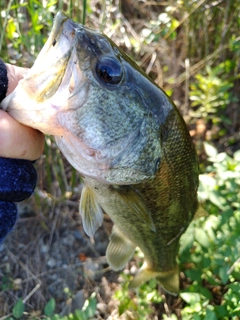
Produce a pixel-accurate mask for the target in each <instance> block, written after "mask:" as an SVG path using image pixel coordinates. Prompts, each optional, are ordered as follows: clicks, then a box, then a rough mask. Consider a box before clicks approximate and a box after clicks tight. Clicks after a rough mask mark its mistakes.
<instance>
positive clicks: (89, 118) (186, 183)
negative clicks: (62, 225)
mask: <svg viewBox="0 0 240 320" xmlns="http://www.w3.org/2000/svg"><path fill="white" fill-rule="evenodd" d="M1 108H2V109H4V110H6V111H7V112H8V113H9V114H10V115H11V116H12V117H13V118H15V119H16V120H17V121H19V122H20V123H22V124H24V125H27V126H30V127H32V128H35V129H37V130H40V131H41V132H43V133H44V134H48V135H53V136H55V139H56V143H57V145H58V147H59V149H60V150H61V152H62V153H63V154H64V156H65V157H66V158H67V160H68V161H69V163H70V164H71V165H72V166H73V167H74V168H76V169H77V171H79V173H80V175H81V177H82V179H83V182H84V187H83V190H82V194H81V198H80V204H79V211H80V214H81V216H82V221H83V227H84V230H85V232H86V234H87V235H89V236H90V237H91V236H93V235H94V233H95V232H96V230H97V229H98V228H99V227H100V226H101V225H102V223H103V214H104V213H106V214H107V215H108V216H109V217H110V218H111V220H112V221H113V228H112V233H111V235H110V238H109V244H108V247H107V250H106V257H107V262H108V263H109V265H110V267H111V268H112V269H113V270H115V271H119V270H121V269H123V268H124V267H125V265H126V264H127V263H128V261H129V260H130V259H131V258H132V256H133V254H134V252H135V249H136V248H137V247H138V248H139V249H140V250H141V251H142V253H143V254H144V262H143V264H142V266H141V267H140V268H139V270H138V271H137V274H136V275H135V276H134V278H133V279H132V280H131V281H130V284H129V288H130V289H131V288H136V287H138V286H140V285H141V284H143V283H144V282H146V281H148V280H150V279H151V278H156V279H157V281H158V282H159V284H160V287H161V288H162V289H163V290H165V291H166V292H168V293H170V294H173V295H177V294H178V293H179V267H178V263H177V256H178V251H179V241H180V237H181V235H182V234H183V233H184V232H185V230H186V229H187V227H188V225H189V224H190V222H191V221H192V219H193V217H194V215H195V213H196V212H197V210H198V200H197V189H198V174H199V172H198V160H197V154H196V151H195V147H194V144H193V142H192V139H191V136H190V134H189V131H188V128H187V126H186V123H185V122H184V120H183V118H182V116H181V115H180V112H179V111H178V109H177V108H176V106H175V105H174V103H173V102H172V101H171V99H170V98H169V97H168V96H167V95H166V93H165V92H164V91H163V90H162V89H161V88H160V87H159V86H158V85H157V84H156V83H155V82H154V81H153V80H151V79H150V77H149V76H147V75H146V74H145V73H144V71H143V70H142V69H141V68H140V67H139V66H138V65H137V64H136V63H135V62H134V61H133V60H132V59H131V58H130V57H129V56H128V55H127V54H126V53H125V52H124V51H123V50H122V49H121V48H119V47H118V46H117V45H116V44H115V43H114V42H113V41H112V40H111V39H110V38H108V37H107V35H105V34H103V33H101V32H99V31H96V30H93V29H91V28H88V27H86V26H83V25H81V24H80V23H77V22H74V21H73V20H71V19H70V18H68V17H67V16H66V15H65V14H64V13H63V12H59V13H57V15H56V17H55V20H54V23H53V27H52V31H51V33H50V35H49V38H48V40H47V41H46V43H45V45H44V46H43V48H42V50H41V51H40V53H39V55H38V57H37V58H36V61H35V62H34V64H33V66H32V68H31V69H30V70H29V71H28V73H27V75H26V76H25V77H24V78H23V79H22V80H21V81H20V82H19V84H18V86H17V87H16V89H15V90H14V91H13V92H12V93H11V94H10V95H8V96H7V97H6V98H5V99H4V100H3V102H2V104H1Z"/></svg>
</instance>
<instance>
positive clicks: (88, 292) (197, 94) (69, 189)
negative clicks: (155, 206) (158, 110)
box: [0, 0, 240, 320]
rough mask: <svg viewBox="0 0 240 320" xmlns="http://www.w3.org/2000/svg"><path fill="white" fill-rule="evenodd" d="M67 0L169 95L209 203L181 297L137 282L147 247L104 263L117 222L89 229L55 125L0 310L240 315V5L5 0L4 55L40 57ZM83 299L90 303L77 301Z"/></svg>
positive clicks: (4, 249)
mask: <svg viewBox="0 0 240 320" xmlns="http://www.w3.org/2000/svg"><path fill="white" fill-rule="evenodd" d="M59 10H64V11H65V12H66V13H67V14H68V15H69V16H70V17H71V18H73V19H74V20H76V21H79V22H82V23H85V24H86V25H88V26H90V27H93V28H95V29H100V30H102V31H103V32H105V33H106V34H108V35H109V36H110V37H111V38H112V39H113V41H115V42H116V43H117V44H118V45H120V46H121V47H122V48H123V49H124V50H125V51H126V52H127V53H128V54H129V55H130V56H131V57H132V58H133V59H134V60H135V61H137V62H138V63H139V65H140V66H141V67H142V68H143V69H144V70H145V71H146V72H147V73H148V74H149V75H150V77H152V78H153V79H154V80H155V81H156V82H157V83H158V84H159V85H160V86H161V87H162V88H163V89H165V90H166V91H167V93H168V94H169V95H171V97H172V99H173V100H174V101H175V103H176V105H177V106H178V107H179V109H180V111H181V113H182V114H183V116H184V118H185V120H186V121H187V122H188V124H189V129H190V130H191V134H192V136H193V139H194V141H195V143H196V147H197V150H198V154H199V159H200V168H201V172H202V174H201V176H200V181H201V184H200V188H199V197H200V199H201V201H202V203H203V204H204V207H205V209H206V210H207V211H208V212H209V215H208V216H207V217H202V218H200V219H199V220H196V221H193V222H192V224H191V225H190V227H189V229H188V231H187V232H186V233H185V234H184V236H183V237H182V242H181V248H180V254H179V263H180V268H181V293H180V296H179V297H177V298H172V297H169V296H167V295H164V294H162V293H161V292H160V290H159V288H158V285H157V283H156V282H155V281H154V280H153V281H150V282H149V283H146V284H144V285H143V286H141V287H140V288H139V290H138V291H137V292H136V293H134V292H129V291H128V290H127V284H128V281H129V278H130V275H131V273H132V272H133V271H134V269H136V267H138V265H139V264H141V263H142V256H141V254H140V253H138V252H137V253H136V255H135V257H134V260H133V261H131V262H130V263H129V265H128V266H127V267H126V268H125V270H124V272H123V273H121V274H120V277H119V278H118V277H117V274H116V273H114V272H111V271H109V270H108V269H107V265H106V261H105V260H104V255H105V247H106V243H107V238H108V234H109V229H110V227H109V226H110V225H111V223H110V222H109V220H108V219H107V218H105V223H104V227H103V228H102V229H100V230H99V232H98V233H97V235H96V237H95V239H89V238H88V237H86V236H85V235H84V233H83V232H82V227H81V221H80V218H79V215H78V199H79V197H80V193H81V178H80V176H79V174H78V173H77V172H76V171H75V170H73V169H72V168H71V166H70V165H69V164H68V163H67V162H66V160H65V159H64V157H63V156H62V155H61V154H60V152H59V150H58V149H57V147H56V145H55V142H54V140H53V139H52V138H51V137H47V138H46V144H45V150H44V156H43V157H42V158H41V159H40V160H39V161H38V162H37V164H36V166H37V170H38V176H39V182H38V187H37V190H36V193H35V197H32V198H31V199H30V200H29V201H27V202H26V203H25V205H24V207H23V209H22V212H23V213H22V214H20V220H19V223H18V225H17V227H16V230H15V232H14V233H12V235H11V237H9V238H8V239H7V241H6V244H4V245H3V246H1V247H0V259H1V264H0V317H2V318H0V319H64V320H65V319H69V320H70V319H91V318H92V319H108V318H109V319H110V318H111V319H197V320H198V319H225V320H227V319H234V320H237V319H239V318H240V303H239V292H240V285H239V283H240V277H239V271H240V264H239V254H240V243H239V231H240V205H239V203H240V187H239V186H240V181H239V176H240V172H239V171H240V167H239V162H240V158H239V151H238V150H239V149H240V143H239V141H240V136H239V129H240V127H239V123H240V113H239V102H238V95H239V94H238V92H239V71H238V66H239V62H240V61H239V59H240V38H239V25H240V18H239V17H240V5H239V4H238V2H237V1H233V0H226V1H221V0H218V1H214V2H211V1H206V0H205V1H204V0H202V1H181V2H169V3H167V2H163V3H161V2H157V1H151V2H149V1H142V2H134V1H131V0H122V1H111V0H105V1H100V0H99V1H98V0H91V1H86V0H85V1H82V2H80V4H79V2H78V1H69V2H65V1H33V0H31V1H22V2H17V1H13V0H12V1H2V2H1V4H0V12H1V14H0V25H1V26H2V29H1V33H0V51H1V57H2V58H3V59H4V60H5V61H8V62H10V63H13V64H17V65H20V66H24V67H31V65H32V64H33V62H34V60H35V58H36V56H37V54H38V53H39V51H40V50H41V48H42V46H43V44H44V42H45V41H46V39H47V37H48V34H49V31H50V29H51V26H52V21H53V17H54V14H55V13H56V12H57V11H59ZM210 92H211V95H210V94H209V93H210ZM189 97H190V98H189ZM203 115H204V116H203ZM206 142H207V143H206ZM104 246H105V247H104ZM90 269H91V270H90ZM82 289H83V290H84V301H79V300H78V298H77V297H78V296H79V292H80V291H81V290H82ZM92 293H94V295H92ZM80 302H83V305H84V306H85V307H84V308H83V309H82V310H81V311H79V310H77V309H78V308H75V307H74V303H75V305H76V303H77V305H80ZM84 303H85V304H84ZM89 305H90V306H91V307H90V309H89V307H88V306H89Z"/></svg>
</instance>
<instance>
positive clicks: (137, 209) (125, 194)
mask: <svg viewBox="0 0 240 320" xmlns="http://www.w3.org/2000/svg"><path fill="white" fill-rule="evenodd" d="M115 190H116V191H117V193H118V194H119V196H120V197H121V199H122V200H123V201H124V202H125V204H126V205H127V206H128V207H129V209H130V210H131V212H132V213H133V214H134V215H136V216H137V218H138V219H141V220H143V221H144V222H145V223H146V224H148V225H149V228H150V229H152V231H154V232H156V228H155V225H154V223H153V220H152V217H151V213H150V211H149V209H148V207H147V206H146V204H145V202H144V200H143V198H142V197H141V195H140V194H139V193H138V192H137V191H136V190H134V189H133V188H132V187H130V186H124V187H123V186H121V187H118V188H116V189H115Z"/></svg>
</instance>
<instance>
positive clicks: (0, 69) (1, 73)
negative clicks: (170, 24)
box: [0, 59, 8, 102]
mask: <svg viewBox="0 0 240 320" xmlns="http://www.w3.org/2000/svg"><path fill="white" fill-rule="evenodd" d="M7 88H8V77H7V67H6V65H5V63H4V62H3V61H2V59H0V102H1V101H2V100H3V99H4V98H5V97H6V93H7Z"/></svg>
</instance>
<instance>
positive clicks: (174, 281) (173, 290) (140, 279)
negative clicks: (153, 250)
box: [129, 262, 179, 295]
mask: <svg viewBox="0 0 240 320" xmlns="http://www.w3.org/2000/svg"><path fill="white" fill-rule="evenodd" d="M152 278H156V279H157V280H158V282H159V283H160V285H161V287H162V288H163V289H164V290H165V291H166V292H168V293H170V294H172V295H177V294H178V292H179V270H178V266H176V268H175V269H173V270H169V271H164V272H163V271H154V270H152V269H150V268H149V267H148V265H147V263H146V262H145V263H144V264H143V266H142V267H141V269H140V270H139V272H138V273H137V275H136V276H135V277H134V278H133V280H132V281H131V282H130V284H129V288H130V289H134V288H136V287H138V286H140V285H141V284H142V283H144V282H146V281H148V280H150V279H152Z"/></svg>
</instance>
